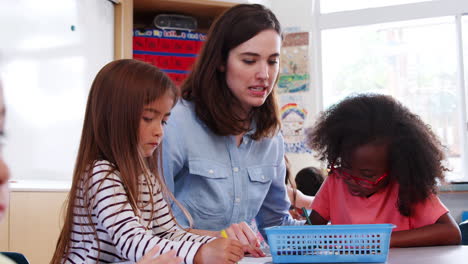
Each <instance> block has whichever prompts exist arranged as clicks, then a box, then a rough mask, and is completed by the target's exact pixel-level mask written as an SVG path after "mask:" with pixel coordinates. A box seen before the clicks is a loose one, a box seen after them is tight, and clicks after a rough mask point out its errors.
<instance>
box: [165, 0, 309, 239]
mask: <svg viewBox="0 0 468 264" xmlns="http://www.w3.org/2000/svg"><path fill="white" fill-rule="evenodd" d="M281 40H282V37H281V26H280V24H279V22H278V20H277V18H276V16H275V15H274V14H273V13H272V12H271V11H270V10H269V9H267V8H265V7H264V6H262V5H258V4H241V5H237V6H234V7H232V8H231V9H229V10H227V11H226V12H225V13H224V14H223V15H222V16H221V17H219V18H218V20H217V21H215V23H214V24H213V25H212V27H211V28H210V31H209V33H208V39H207V41H206V42H205V44H204V48H203V50H202V51H201V54H200V56H199V58H198V61H197V62H196V64H195V65H194V68H193V71H192V73H191V74H190V76H189V77H188V79H187V80H186V82H185V83H184V84H183V85H182V99H183V100H181V101H179V102H178V104H177V105H176V106H175V108H174V109H173V111H172V115H171V117H170V119H169V122H168V124H167V126H166V128H165V131H164V132H165V136H164V140H163V172H164V176H165V179H166V182H167V185H168V187H169V188H170V189H171V190H172V191H173V193H174V194H175V197H176V198H177V199H178V200H179V202H181V204H182V205H183V206H184V207H185V208H186V209H187V210H188V211H189V212H190V214H191V215H192V217H193V223H194V226H193V227H194V228H196V229H205V230H213V231H219V230H223V229H226V228H228V229H227V231H228V232H227V233H228V235H230V237H231V235H234V233H236V232H238V231H239V230H242V229H245V227H246V224H245V222H247V223H250V222H251V220H253V219H256V222H257V225H258V227H259V228H260V229H262V228H264V227H268V226H276V225H294V224H300V223H301V222H296V221H295V220H293V219H292V217H291V216H290V215H289V213H288V209H289V206H290V202H289V200H288V198H287V192H286V187H285V184H284V178H285V173H286V168H285V162H284V148H283V138H282V136H281V134H280V133H279V130H280V119H279V113H278V107H277V103H276V92H275V89H274V87H275V85H276V80H277V78H278V71H279V59H280V48H281ZM174 209H175V210H174V211H175V216H176V218H177V220H178V221H179V222H180V223H181V224H184V225H186V226H188V222H189V221H188V219H186V218H185V217H184V214H182V213H181V210H180V209H178V208H174ZM239 223H240V224H239ZM247 229H248V227H247ZM249 230H250V229H249ZM244 232H245V230H244ZM245 233H246V234H249V232H245ZM250 233H251V232H250ZM236 236H238V235H236ZM238 237H239V236H238ZM249 240H250V238H249Z"/></svg>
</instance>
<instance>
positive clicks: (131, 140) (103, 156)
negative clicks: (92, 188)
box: [50, 59, 192, 264]
mask: <svg viewBox="0 0 468 264" xmlns="http://www.w3.org/2000/svg"><path fill="white" fill-rule="evenodd" d="M162 96H171V97H172V98H173V100H174V104H175V103H176V101H177V98H178V91H177V88H176V87H175V86H174V85H173V83H172V82H171V80H170V79H169V78H168V77H167V76H166V75H165V74H164V73H163V72H162V71H160V70H159V69H158V68H156V67H154V66H152V65H150V64H147V63H144V62H140V61H136V60H130V59H124V60H116V61H113V62H110V63H109V64H107V65H106V66H104V67H103V68H102V69H101V70H100V71H99V73H98V74H97V76H96V78H95V79H94V82H93V84H92V86H91V90H90V92H89V96H88V102H87V105H86V112H85V117H84V123H83V130H82V135H81V141H80V146H79V149H78V155H77V159H76V164H75V168H74V171H73V180H72V187H71V189H70V193H69V195H68V200H67V207H66V210H65V211H66V212H65V222H64V225H63V228H62V231H61V233H60V237H59V239H58V241H57V248H56V250H55V253H54V256H53V258H52V260H51V262H50V263H51V264H58V263H61V262H62V260H63V258H64V257H66V256H67V255H68V254H69V251H70V241H71V234H72V227H73V217H74V209H75V208H74V207H75V206H76V199H77V194H78V192H79V188H80V186H82V187H83V188H84V190H83V191H82V194H83V196H84V197H83V198H84V203H83V204H84V205H89V204H92V201H90V197H89V194H88V192H87V191H86V188H87V187H88V186H87V184H83V183H86V182H87V178H88V177H89V176H90V175H89V174H88V172H89V171H92V169H93V165H94V164H95V162H96V161H99V160H106V161H108V162H109V163H111V164H112V166H113V169H112V171H111V172H110V173H112V172H113V171H118V172H119V176H120V178H121V180H122V182H123V185H124V187H125V190H126V192H127V195H128V197H129V203H130V204H131V206H132V208H133V210H134V211H135V214H137V215H139V211H140V210H139V208H141V207H143V206H145V205H146V204H145V205H142V204H141V203H140V204H139V203H138V197H139V194H140V184H139V180H138V177H139V176H140V175H142V174H143V175H144V177H145V180H146V182H148V183H153V184H154V183H155V181H156V182H157V183H159V186H161V189H162V191H163V195H164V196H165V197H166V198H168V199H170V200H173V201H174V202H175V203H176V204H177V205H178V206H180V207H181V205H180V204H179V203H178V202H177V201H176V200H175V199H174V197H173V195H172V194H171V193H170V192H169V191H168V190H167V187H166V185H165V184H164V180H163V179H162V177H161V175H160V172H161V169H160V166H159V164H161V160H160V159H161V158H160V157H161V155H160V152H161V147H159V148H158V150H156V151H155V152H154V153H153V155H152V156H151V157H149V158H143V156H142V155H141V153H140V150H139V149H138V128H139V123H140V119H141V115H142V112H143V107H144V106H145V105H147V104H149V103H151V102H153V101H154V100H156V99H158V98H160V97H162ZM153 184H148V186H149V188H150V193H154V191H157V190H155V189H154V185H153ZM149 203H150V204H153V201H152V195H150V201H149ZM181 208H182V207H181ZM182 210H183V211H184V213H186V210H184V208H182ZM87 212H88V217H87V218H88V221H89V223H92V222H91V208H87ZM152 214H154V208H153V210H152ZM186 216H187V217H188V219H189V221H190V223H192V221H191V217H190V215H186ZM89 223H88V224H89ZM90 226H91V227H92V229H93V230H92V231H93V233H94V237H95V238H96V239H98V236H97V233H96V228H95V226H94V225H90ZM98 245H99V243H98Z"/></svg>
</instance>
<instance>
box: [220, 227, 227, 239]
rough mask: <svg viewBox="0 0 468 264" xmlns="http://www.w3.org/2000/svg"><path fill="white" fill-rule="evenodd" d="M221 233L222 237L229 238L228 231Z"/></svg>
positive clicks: (224, 230)
mask: <svg viewBox="0 0 468 264" xmlns="http://www.w3.org/2000/svg"><path fill="white" fill-rule="evenodd" d="M220 233H221V237H224V238H228V235H227V233H226V229H223V230H221V231H220Z"/></svg>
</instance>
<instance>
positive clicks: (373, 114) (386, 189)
mask: <svg viewBox="0 0 468 264" xmlns="http://www.w3.org/2000/svg"><path fill="white" fill-rule="evenodd" d="M307 137H308V143H309V145H310V147H311V148H312V149H313V150H315V151H317V153H318V156H319V158H320V160H322V161H326V162H327V163H328V167H329V175H328V177H327V179H326V180H325V182H324V184H323V185H322V187H321V189H320V190H319V192H318V193H317V195H316V196H315V199H314V201H313V203H312V210H313V211H312V213H311V215H310V217H311V220H312V223H313V224H322V225H323V224H327V223H328V222H329V221H331V223H332V224H378V223H392V224H394V225H395V226H396V227H395V229H394V230H393V233H392V237H391V242H390V245H391V246H392V247H410V246H432V245H451V244H459V243H460V230H459V228H458V225H457V224H456V223H455V221H454V219H453V218H452V217H451V216H450V213H449V212H448V210H447V208H446V207H445V206H444V205H443V204H442V202H441V201H440V200H439V198H438V197H437V196H436V189H437V182H438V181H440V182H443V180H444V172H445V171H446V170H447V169H446V168H445V167H444V165H443V160H444V159H445V155H444V151H443V146H442V145H441V143H440V141H439V140H438V138H437V137H436V135H435V134H434V133H433V132H432V131H431V129H430V127H429V126H427V125H426V124H425V123H424V122H423V121H422V120H421V119H420V118H419V116H417V115H415V114H413V113H411V112H410V111H409V110H408V109H407V108H406V107H404V106H403V105H402V104H400V103H399V102H397V101H395V100H394V99H393V98H392V97H390V96H385V95H372V94H363V95H356V96H351V97H348V98H346V99H345V100H343V101H341V102H340V103H338V104H336V105H333V106H331V107H330V108H329V109H328V110H327V111H325V112H324V113H323V114H322V115H321V116H320V118H319V120H318V121H317V123H316V124H315V126H314V127H313V128H312V129H310V130H308V131H307Z"/></svg>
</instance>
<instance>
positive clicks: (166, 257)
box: [136, 246, 182, 264]
mask: <svg viewBox="0 0 468 264" xmlns="http://www.w3.org/2000/svg"><path fill="white" fill-rule="evenodd" d="M158 252H159V247H158V246H155V247H154V248H153V249H151V250H150V251H148V252H147V253H146V254H145V255H144V256H143V257H142V258H141V259H140V260H139V261H138V262H137V263H136V264H180V263H182V259H181V258H179V257H176V251H175V250H171V251H168V252H166V253H164V254H162V255H160V256H158V257H156V258H155V257H154V256H155V255H156V254H157V253H158Z"/></svg>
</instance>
